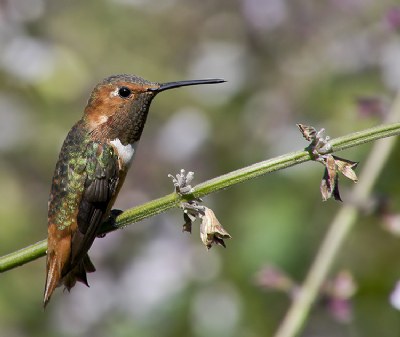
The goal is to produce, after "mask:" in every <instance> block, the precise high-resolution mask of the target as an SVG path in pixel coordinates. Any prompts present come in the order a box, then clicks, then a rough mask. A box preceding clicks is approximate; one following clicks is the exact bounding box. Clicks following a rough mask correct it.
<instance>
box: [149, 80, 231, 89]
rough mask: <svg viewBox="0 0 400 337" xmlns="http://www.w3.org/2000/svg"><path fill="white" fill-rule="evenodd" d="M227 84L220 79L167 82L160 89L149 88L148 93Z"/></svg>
mask: <svg viewBox="0 0 400 337" xmlns="http://www.w3.org/2000/svg"><path fill="white" fill-rule="evenodd" d="M224 82H226V81H225V80H223V79H220V78H209V79H204V80H188V81H177V82H167V83H161V84H160V86H159V87H158V88H149V89H148V91H152V92H156V93H159V92H161V91H164V90H169V89H174V88H179V87H185V86H189V85H199V84H216V83H224Z"/></svg>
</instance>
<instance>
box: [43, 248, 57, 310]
mask: <svg viewBox="0 0 400 337" xmlns="http://www.w3.org/2000/svg"><path fill="white" fill-rule="evenodd" d="M60 279H61V266H60V262H59V260H58V259H57V258H56V256H55V254H54V252H53V254H51V255H48V256H47V275H46V285H45V288H44V300H43V306H44V307H45V308H46V305H47V303H49V301H50V297H51V294H52V293H53V291H54V289H56V288H57V287H58V286H59V283H60Z"/></svg>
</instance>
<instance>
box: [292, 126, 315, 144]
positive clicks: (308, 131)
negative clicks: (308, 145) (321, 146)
mask: <svg viewBox="0 0 400 337" xmlns="http://www.w3.org/2000/svg"><path fill="white" fill-rule="evenodd" d="M296 125H297V127H298V128H299V130H300V132H301V134H302V135H303V137H304V138H305V139H306V140H307V141H309V142H315V141H316V137H317V130H316V129H315V128H313V127H312V126H308V125H304V124H300V123H299V124H296Z"/></svg>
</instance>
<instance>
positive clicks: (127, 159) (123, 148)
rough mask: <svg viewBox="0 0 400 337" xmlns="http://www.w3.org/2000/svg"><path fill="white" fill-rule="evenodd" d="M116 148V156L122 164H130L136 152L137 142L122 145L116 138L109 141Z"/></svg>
mask: <svg viewBox="0 0 400 337" xmlns="http://www.w3.org/2000/svg"><path fill="white" fill-rule="evenodd" d="M110 143H111V144H112V145H114V146H115V148H116V149H117V153H118V157H119V158H120V160H121V161H122V163H123V164H124V165H130V163H131V162H132V160H133V156H134V154H135V152H136V147H137V142H136V143H133V144H128V145H122V143H121V141H120V140H119V139H118V138H116V139H114V140H112V141H111V142H110Z"/></svg>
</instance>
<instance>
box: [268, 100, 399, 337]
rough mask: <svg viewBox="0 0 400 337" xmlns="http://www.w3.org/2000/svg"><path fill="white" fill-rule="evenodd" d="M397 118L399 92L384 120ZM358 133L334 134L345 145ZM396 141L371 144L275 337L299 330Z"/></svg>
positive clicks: (289, 336) (392, 139)
mask: <svg viewBox="0 0 400 337" xmlns="http://www.w3.org/2000/svg"><path fill="white" fill-rule="evenodd" d="M399 119H400V95H398V96H397V98H396V100H395V102H394V103H393V106H392V108H391V109H390V111H389V113H388V115H387V118H386V122H391V121H395V120H399ZM394 125H395V124H392V126H394ZM363 133H364V134H365V135H367V134H369V135H370V136H372V133H370V132H369V131H368V130H366V131H363ZM357 134H359V133H354V134H352V135H349V136H345V137H341V138H337V139H336V141H338V140H340V143H341V144H342V145H344V144H345V143H347V140H350V139H352V140H356V143H357V144H360V143H362V140H363V139H366V138H358V137H357ZM355 138H356V139H355ZM342 141H343V142H342ZM395 142H396V138H391V139H386V140H380V141H378V142H376V143H375V144H374V146H373V148H372V150H371V153H370V154H369V156H368V158H367V160H366V161H365V164H364V165H363V170H362V172H361V173H360V175H359V183H358V184H357V185H355V187H354V189H353V191H352V194H351V197H350V200H351V201H352V203H351V204H347V205H344V206H343V207H342V208H341V209H340V211H339V212H338V213H337V214H336V216H335V218H334V219H333V221H332V223H331V225H330V227H329V230H328V232H327V234H326V236H325V238H324V240H323V242H322V244H321V247H320V249H319V251H318V253H317V255H316V257H315V260H314V261H313V263H312V265H311V267H310V269H309V271H308V274H307V276H306V278H305V280H304V282H303V284H302V286H301V287H300V288H299V289H298V292H297V293H296V298H295V299H294V301H293V302H292V305H291V307H290V308H289V310H288V312H287V313H286V316H285V318H284V320H283V321H282V323H281V325H280V327H279V329H278V331H277V332H276V334H275V337H294V336H297V335H298V334H299V333H300V331H301V329H302V327H303V326H304V323H305V321H306V319H307V316H308V314H309V312H310V309H311V306H312V305H313V303H314V302H315V299H316V298H317V296H318V294H319V290H320V289H321V286H322V284H323V282H324V281H325V280H326V278H327V275H328V273H329V270H330V269H331V267H332V264H333V262H334V260H335V257H336V256H337V255H338V253H339V252H340V248H341V246H342V244H343V242H344V241H345V239H346V237H347V235H348V233H349V232H350V230H351V229H352V228H353V227H354V225H355V223H356V221H357V218H358V215H359V208H358V207H357V206H356V205H362V204H363V202H364V201H366V200H367V198H368V195H369V194H370V192H371V190H372V187H373V185H374V184H375V182H376V180H377V179H378V177H379V175H380V174H381V172H382V170H383V167H384V165H385V163H386V161H387V159H388V158H389V154H390V152H391V151H392V149H393V148H394V145H395Z"/></svg>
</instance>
